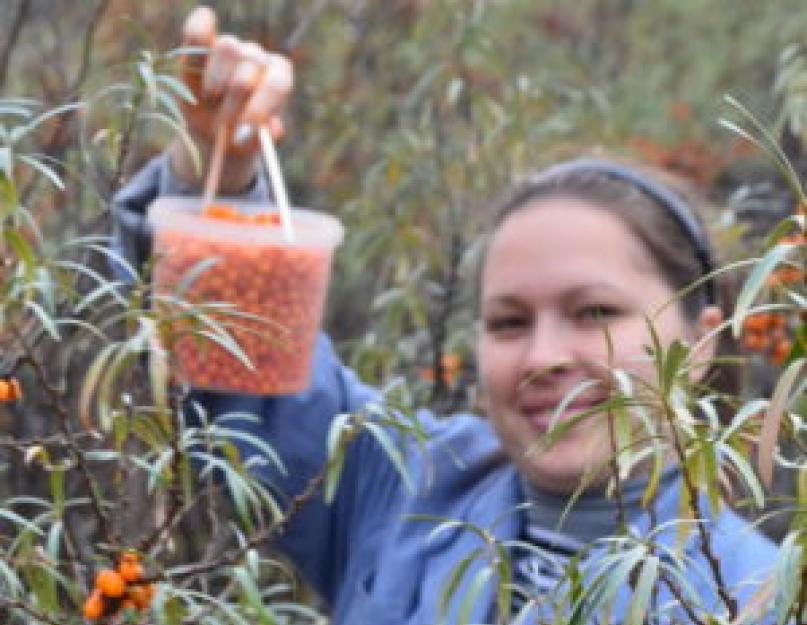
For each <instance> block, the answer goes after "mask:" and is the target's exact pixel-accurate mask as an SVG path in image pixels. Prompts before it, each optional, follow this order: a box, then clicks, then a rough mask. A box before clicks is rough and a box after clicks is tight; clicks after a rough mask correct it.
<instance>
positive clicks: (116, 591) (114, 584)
mask: <svg viewBox="0 0 807 625" xmlns="http://www.w3.org/2000/svg"><path fill="white" fill-rule="evenodd" d="M95 587H96V588H97V589H98V590H100V591H101V592H102V593H103V594H104V595H105V596H106V597H122V596H123V593H124V592H125V591H126V581H125V580H124V579H123V577H121V574H120V573H118V572H117V571H115V570H113V569H101V570H100V571H98V574H97V575H96V576H95Z"/></svg>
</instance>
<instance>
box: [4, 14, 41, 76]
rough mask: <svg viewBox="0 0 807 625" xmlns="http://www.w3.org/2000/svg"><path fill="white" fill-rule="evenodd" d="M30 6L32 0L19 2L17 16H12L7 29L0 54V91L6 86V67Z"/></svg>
mask: <svg viewBox="0 0 807 625" xmlns="http://www.w3.org/2000/svg"><path fill="white" fill-rule="evenodd" d="M32 4H33V0H21V1H20V4H19V5H18V6H17V14H16V15H15V16H14V19H13V20H12V22H11V25H10V27H9V29H8V40H7V41H6V45H5V46H4V47H3V51H2V52H0V90H2V88H3V86H4V85H5V84H6V77H7V76H8V66H9V62H10V61H11V53H12V52H13V51H14V47H15V46H16V45H17V40H18V39H19V38H20V33H21V32H22V27H23V25H24V24H25V20H27V19H28V14H29V13H30V12H31V6H32Z"/></svg>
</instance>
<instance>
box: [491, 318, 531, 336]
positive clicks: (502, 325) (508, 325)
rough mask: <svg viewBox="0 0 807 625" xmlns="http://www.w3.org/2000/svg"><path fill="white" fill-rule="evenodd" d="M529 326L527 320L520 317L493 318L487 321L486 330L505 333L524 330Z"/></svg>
mask: <svg viewBox="0 0 807 625" xmlns="http://www.w3.org/2000/svg"><path fill="white" fill-rule="evenodd" d="M526 325H527V319H526V318H524V317H520V316H518V315H506V316H502V317H491V318H489V319H486V320H485V329H486V330H487V331H488V332H504V331H507V330H515V329H518V328H523V327H524V326H526Z"/></svg>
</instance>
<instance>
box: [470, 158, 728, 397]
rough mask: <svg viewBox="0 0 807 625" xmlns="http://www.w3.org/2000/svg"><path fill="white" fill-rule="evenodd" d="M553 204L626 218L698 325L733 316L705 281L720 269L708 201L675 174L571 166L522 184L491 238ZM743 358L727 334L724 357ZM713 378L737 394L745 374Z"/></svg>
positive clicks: (595, 162) (721, 373)
mask: <svg viewBox="0 0 807 625" xmlns="http://www.w3.org/2000/svg"><path fill="white" fill-rule="evenodd" d="M549 198H569V199H576V200H582V201H585V202H588V203H590V204H591V205H592V206H594V207H597V208H601V209H603V210H606V211H608V212H610V213H612V214H614V215H616V216H617V217H619V218H620V219H621V220H622V222H623V223H624V224H625V225H627V227H628V228H629V230H630V231H631V232H632V233H633V235H634V236H635V237H636V238H637V239H638V240H639V241H640V242H641V243H642V245H644V247H645V249H646V250H647V251H648V252H649V256H650V258H651V259H652V261H653V262H654V263H655V266H656V269H657V271H658V273H659V275H660V276H661V277H662V279H663V280H664V281H665V282H666V283H667V284H668V285H669V286H670V288H671V289H672V290H673V291H675V292H676V293H678V292H681V293H682V295H681V297H680V299H679V302H678V304H679V305H680V307H681V310H682V311H683V313H684V315H685V317H686V318H687V319H688V320H690V321H693V322H694V321H695V320H697V319H698V316H699V314H700V313H701V311H702V310H703V308H704V307H705V306H708V305H716V306H719V307H720V308H721V309H723V312H724V315H725V314H727V313H728V311H727V310H725V309H724V308H723V303H724V302H725V301H728V300H727V299H726V298H725V297H721V295H723V296H725V295H726V293H725V290H726V288H728V287H727V285H723V284H718V280H717V277H716V276H713V275H712V276H710V277H708V278H705V276H708V275H709V274H711V273H712V272H713V271H714V269H715V264H714V260H713V254H712V250H711V246H710V243H709V239H708V236H707V234H706V230H705V228H704V226H703V222H702V220H701V218H700V216H699V214H698V211H700V210H703V208H704V207H705V206H706V205H707V201H706V198H705V197H703V196H702V195H700V194H699V193H697V191H696V190H695V189H694V188H693V187H692V186H691V185H688V184H686V183H685V182H684V181H682V180H681V179H679V178H677V177H674V176H673V175H672V174H670V173H669V172H665V171H661V170H658V169H655V168H651V167H647V166H645V165H633V164H627V163H626V162H624V161H622V160H610V159H609V160H603V159H588V158H586V159H578V160H573V161H566V162H563V163H560V164H558V165H555V166H552V167H550V168H548V169H546V170H544V171H541V172H538V173H537V174H535V175H533V176H530V177H528V178H527V179H525V180H524V181H523V182H521V183H520V184H519V185H518V186H517V187H516V188H515V189H514V190H513V191H512V192H511V193H510V194H509V195H508V196H507V197H506V198H505V200H504V201H503V202H501V203H500V204H499V206H498V207H497V210H496V211H495V212H494V217H493V224H492V227H491V228H490V229H489V232H490V236H493V234H495V232H496V231H497V230H498V229H499V227H500V226H501V224H502V223H503V222H504V221H505V220H507V218H508V217H509V216H510V215H512V214H513V213H516V212H518V211H520V210H522V209H524V208H527V207H528V206H530V205H532V204H534V203H535V202H538V201H541V200H545V199H549ZM483 262H484V261H483ZM696 282H697V283H698V285H697V286H695V287H693V286H692V285H693V284H695V283H696ZM735 351H736V350H735V348H734V346H733V344H732V341H731V340H730V338H729V337H727V336H726V333H725V332H724V333H721V338H720V341H719V344H718V347H717V353H718V355H727V354H729V353H735ZM706 379H707V380H709V383H710V385H711V386H712V387H713V388H716V389H720V390H722V391H725V392H730V393H733V392H736V390H737V380H738V376H737V372H736V371H732V370H728V369H727V368H726V367H713V368H712V371H710V374H709V375H707V377H706Z"/></svg>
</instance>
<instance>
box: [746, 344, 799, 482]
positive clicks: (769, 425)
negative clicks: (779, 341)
mask: <svg viewBox="0 0 807 625" xmlns="http://www.w3.org/2000/svg"><path fill="white" fill-rule="evenodd" d="M805 362H807V359H804V358H799V359H798V360H794V361H793V362H791V363H790V365H788V367H787V369H785V370H784V371H783V372H782V375H781V376H780V377H779V381H778V382H777V384H776V388H775V389H774V391H773V397H772V398H771V403H770V406H769V407H768V412H767V414H766V415H765V420H764V421H763V423H762V429H761V431H760V433H759V444H758V446H757V463H758V465H759V475H760V479H761V480H762V483H763V484H764V485H765V486H767V487H770V486H771V483H772V482H773V456H774V452H775V451H776V441H777V438H778V436H779V424H780V423H781V421H782V416H783V415H784V412H785V410H786V409H787V407H788V402H789V401H790V391H791V389H792V388H793V386H794V385H795V384H796V382H798V380H799V378H800V374H801V370H802V368H803V367H804V363H805Z"/></svg>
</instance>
